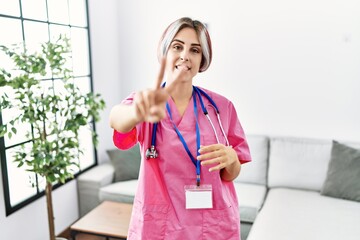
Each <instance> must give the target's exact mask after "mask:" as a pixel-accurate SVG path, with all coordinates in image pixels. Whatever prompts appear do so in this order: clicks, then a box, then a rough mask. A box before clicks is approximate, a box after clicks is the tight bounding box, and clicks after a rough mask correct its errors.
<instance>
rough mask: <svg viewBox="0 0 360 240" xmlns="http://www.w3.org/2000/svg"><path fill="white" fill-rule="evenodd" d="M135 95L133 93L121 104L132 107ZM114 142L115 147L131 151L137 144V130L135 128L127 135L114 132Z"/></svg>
mask: <svg viewBox="0 0 360 240" xmlns="http://www.w3.org/2000/svg"><path fill="white" fill-rule="evenodd" d="M134 96H135V93H131V94H130V95H129V96H128V97H127V98H125V99H124V100H123V101H122V102H121V103H122V104H128V105H130V104H131V103H132V102H133V100H134ZM113 142H114V145H115V146H116V147H117V148H119V149H122V150H126V149H129V148H131V147H133V146H134V145H135V144H136V143H137V129H136V127H134V128H133V129H132V130H131V131H129V132H127V133H121V132H118V131H116V130H114V133H113Z"/></svg>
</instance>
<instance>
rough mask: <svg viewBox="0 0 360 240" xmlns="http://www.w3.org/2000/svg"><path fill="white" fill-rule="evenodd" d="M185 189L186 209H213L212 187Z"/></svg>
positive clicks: (192, 186)
mask: <svg viewBox="0 0 360 240" xmlns="http://www.w3.org/2000/svg"><path fill="white" fill-rule="evenodd" d="M184 189H185V199H186V209H206V208H213V201H212V186H211V185H201V186H196V185H186V186H185V187H184Z"/></svg>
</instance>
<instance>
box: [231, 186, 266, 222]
mask: <svg viewBox="0 0 360 240" xmlns="http://www.w3.org/2000/svg"><path fill="white" fill-rule="evenodd" d="M234 186H235V190H236V194H237V197H238V200H239V210H240V220H241V222H248V223H252V222H254V220H255V218H256V215H257V214H258V212H259V210H260V208H261V207H262V205H263V202H264V199H265V195H266V187H265V186H264V185H256V184H249V183H239V182H235V183H234Z"/></svg>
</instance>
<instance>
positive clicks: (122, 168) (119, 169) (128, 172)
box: [106, 144, 141, 182]
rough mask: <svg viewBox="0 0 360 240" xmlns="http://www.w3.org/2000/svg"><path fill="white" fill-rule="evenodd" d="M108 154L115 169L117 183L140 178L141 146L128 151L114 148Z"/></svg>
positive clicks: (135, 146) (137, 145)
mask: <svg viewBox="0 0 360 240" xmlns="http://www.w3.org/2000/svg"><path fill="white" fill-rule="evenodd" d="M106 152H107V154H108V155H109V158H110V162H111V164H112V165H113V166H114V169H115V178H114V181H115V182H119V181H125V180H131V179H137V178H138V176H139V169H140V162H141V155H140V147H139V144H136V145H134V146H133V147H132V148H130V149H127V150H120V149H118V148H114V149H111V150H107V151H106Z"/></svg>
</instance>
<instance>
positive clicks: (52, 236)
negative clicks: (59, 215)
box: [45, 182, 55, 240]
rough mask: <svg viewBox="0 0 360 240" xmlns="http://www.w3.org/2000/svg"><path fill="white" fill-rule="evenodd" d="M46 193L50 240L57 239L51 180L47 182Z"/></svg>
mask: <svg viewBox="0 0 360 240" xmlns="http://www.w3.org/2000/svg"><path fill="white" fill-rule="evenodd" d="M45 194H46V205H47V211H48V222H49V234H50V240H55V226H54V212H53V206H52V184H51V183H50V182H46V189H45Z"/></svg>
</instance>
